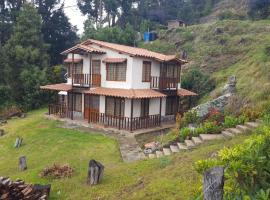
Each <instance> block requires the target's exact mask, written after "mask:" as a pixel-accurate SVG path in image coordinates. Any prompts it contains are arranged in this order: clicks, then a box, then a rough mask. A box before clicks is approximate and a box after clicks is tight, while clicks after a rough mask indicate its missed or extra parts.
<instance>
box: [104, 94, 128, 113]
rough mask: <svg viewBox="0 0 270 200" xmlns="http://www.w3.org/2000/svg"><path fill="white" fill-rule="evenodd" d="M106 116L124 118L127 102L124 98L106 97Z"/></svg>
mask: <svg viewBox="0 0 270 200" xmlns="http://www.w3.org/2000/svg"><path fill="white" fill-rule="evenodd" d="M105 113H106V115H109V116H121V117H123V116H124V113H125V100H124V99H122V98H114V97H106V109H105Z"/></svg>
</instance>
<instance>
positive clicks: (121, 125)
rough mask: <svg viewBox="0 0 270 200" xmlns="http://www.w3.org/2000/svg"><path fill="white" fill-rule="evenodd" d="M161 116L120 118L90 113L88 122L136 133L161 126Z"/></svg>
mask: <svg viewBox="0 0 270 200" xmlns="http://www.w3.org/2000/svg"><path fill="white" fill-rule="evenodd" d="M160 120H161V119H160V115H149V116H146V117H134V118H130V117H120V116H110V115H106V114H105V113H98V112H90V113H89V118H88V122H89V123H91V122H92V123H98V124H102V125H104V126H107V127H113V128H117V129H119V130H120V129H123V130H128V131H134V130H138V129H147V128H153V127H156V126H160V122H161V121H160Z"/></svg>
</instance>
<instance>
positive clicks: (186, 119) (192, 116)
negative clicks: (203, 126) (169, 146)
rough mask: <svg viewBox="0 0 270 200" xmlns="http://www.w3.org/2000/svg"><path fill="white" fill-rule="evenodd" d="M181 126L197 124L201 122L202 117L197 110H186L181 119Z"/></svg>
mask: <svg viewBox="0 0 270 200" xmlns="http://www.w3.org/2000/svg"><path fill="white" fill-rule="evenodd" d="M181 122H182V123H181V124H180V127H181V128H182V127H186V126H188V125H189V124H197V123H199V122H200V118H199V117H198V116H197V112H196V111H189V112H186V113H185V114H184V116H183V118H182V120H181Z"/></svg>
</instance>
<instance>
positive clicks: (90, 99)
mask: <svg viewBox="0 0 270 200" xmlns="http://www.w3.org/2000/svg"><path fill="white" fill-rule="evenodd" d="M99 114H100V113H99V96H94V95H85V99H84V118H85V119H87V120H88V121H89V122H94V123H96V122H98V121H99Z"/></svg>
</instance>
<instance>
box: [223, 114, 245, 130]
mask: <svg viewBox="0 0 270 200" xmlns="http://www.w3.org/2000/svg"><path fill="white" fill-rule="evenodd" d="M245 122H246V117H245V116H243V115H241V116H239V117H234V116H226V117H225V120H224V123H223V126H224V127H225V128H233V127H235V126H237V125H239V124H244V123H245Z"/></svg>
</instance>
